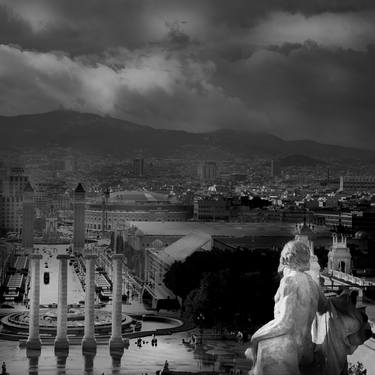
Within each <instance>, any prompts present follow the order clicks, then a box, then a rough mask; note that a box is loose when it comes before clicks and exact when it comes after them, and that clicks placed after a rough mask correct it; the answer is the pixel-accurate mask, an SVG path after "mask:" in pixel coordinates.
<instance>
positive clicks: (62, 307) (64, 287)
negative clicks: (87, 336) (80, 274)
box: [55, 254, 69, 351]
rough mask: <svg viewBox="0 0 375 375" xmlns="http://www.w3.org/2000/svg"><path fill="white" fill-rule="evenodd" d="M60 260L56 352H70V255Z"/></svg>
mask: <svg viewBox="0 0 375 375" xmlns="http://www.w3.org/2000/svg"><path fill="white" fill-rule="evenodd" d="M57 259H58V260H59V285H58V288H59V289H58V303H57V334H56V339H55V351H67V350H69V342H68V337H67V333H68V330H67V313H68V259H69V255H66V254H61V255H58V256H57Z"/></svg>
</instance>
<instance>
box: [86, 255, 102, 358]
mask: <svg viewBox="0 0 375 375" xmlns="http://www.w3.org/2000/svg"><path fill="white" fill-rule="evenodd" d="M97 257H98V256H97V255H95V254H87V255H85V260H86V279H85V280H86V281H85V284H86V288H85V293H86V297H85V333H84V336H83V340H82V350H83V351H84V352H87V351H89V352H90V351H96V340H95V261H96V258H97Z"/></svg>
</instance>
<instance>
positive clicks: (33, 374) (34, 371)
mask: <svg viewBox="0 0 375 375" xmlns="http://www.w3.org/2000/svg"><path fill="white" fill-rule="evenodd" d="M40 354H41V350H40V349H38V350H34V349H29V348H26V357H27V358H28V360H29V375H38V364H39V357H40Z"/></svg>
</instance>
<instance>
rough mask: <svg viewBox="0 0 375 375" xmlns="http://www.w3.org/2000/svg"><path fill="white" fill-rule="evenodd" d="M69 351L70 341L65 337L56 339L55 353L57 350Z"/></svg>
mask: <svg viewBox="0 0 375 375" xmlns="http://www.w3.org/2000/svg"><path fill="white" fill-rule="evenodd" d="M68 351H69V341H68V340H67V339H64V338H58V339H56V340H55V353H56V352H63V353H64V352H68Z"/></svg>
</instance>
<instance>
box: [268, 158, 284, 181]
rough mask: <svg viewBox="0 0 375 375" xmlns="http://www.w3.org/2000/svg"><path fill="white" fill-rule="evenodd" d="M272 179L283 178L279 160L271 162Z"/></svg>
mask: <svg viewBox="0 0 375 375" xmlns="http://www.w3.org/2000/svg"><path fill="white" fill-rule="evenodd" d="M270 172H271V177H272V178H275V177H280V176H281V167H280V162H279V161H278V160H271V171H270Z"/></svg>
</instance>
